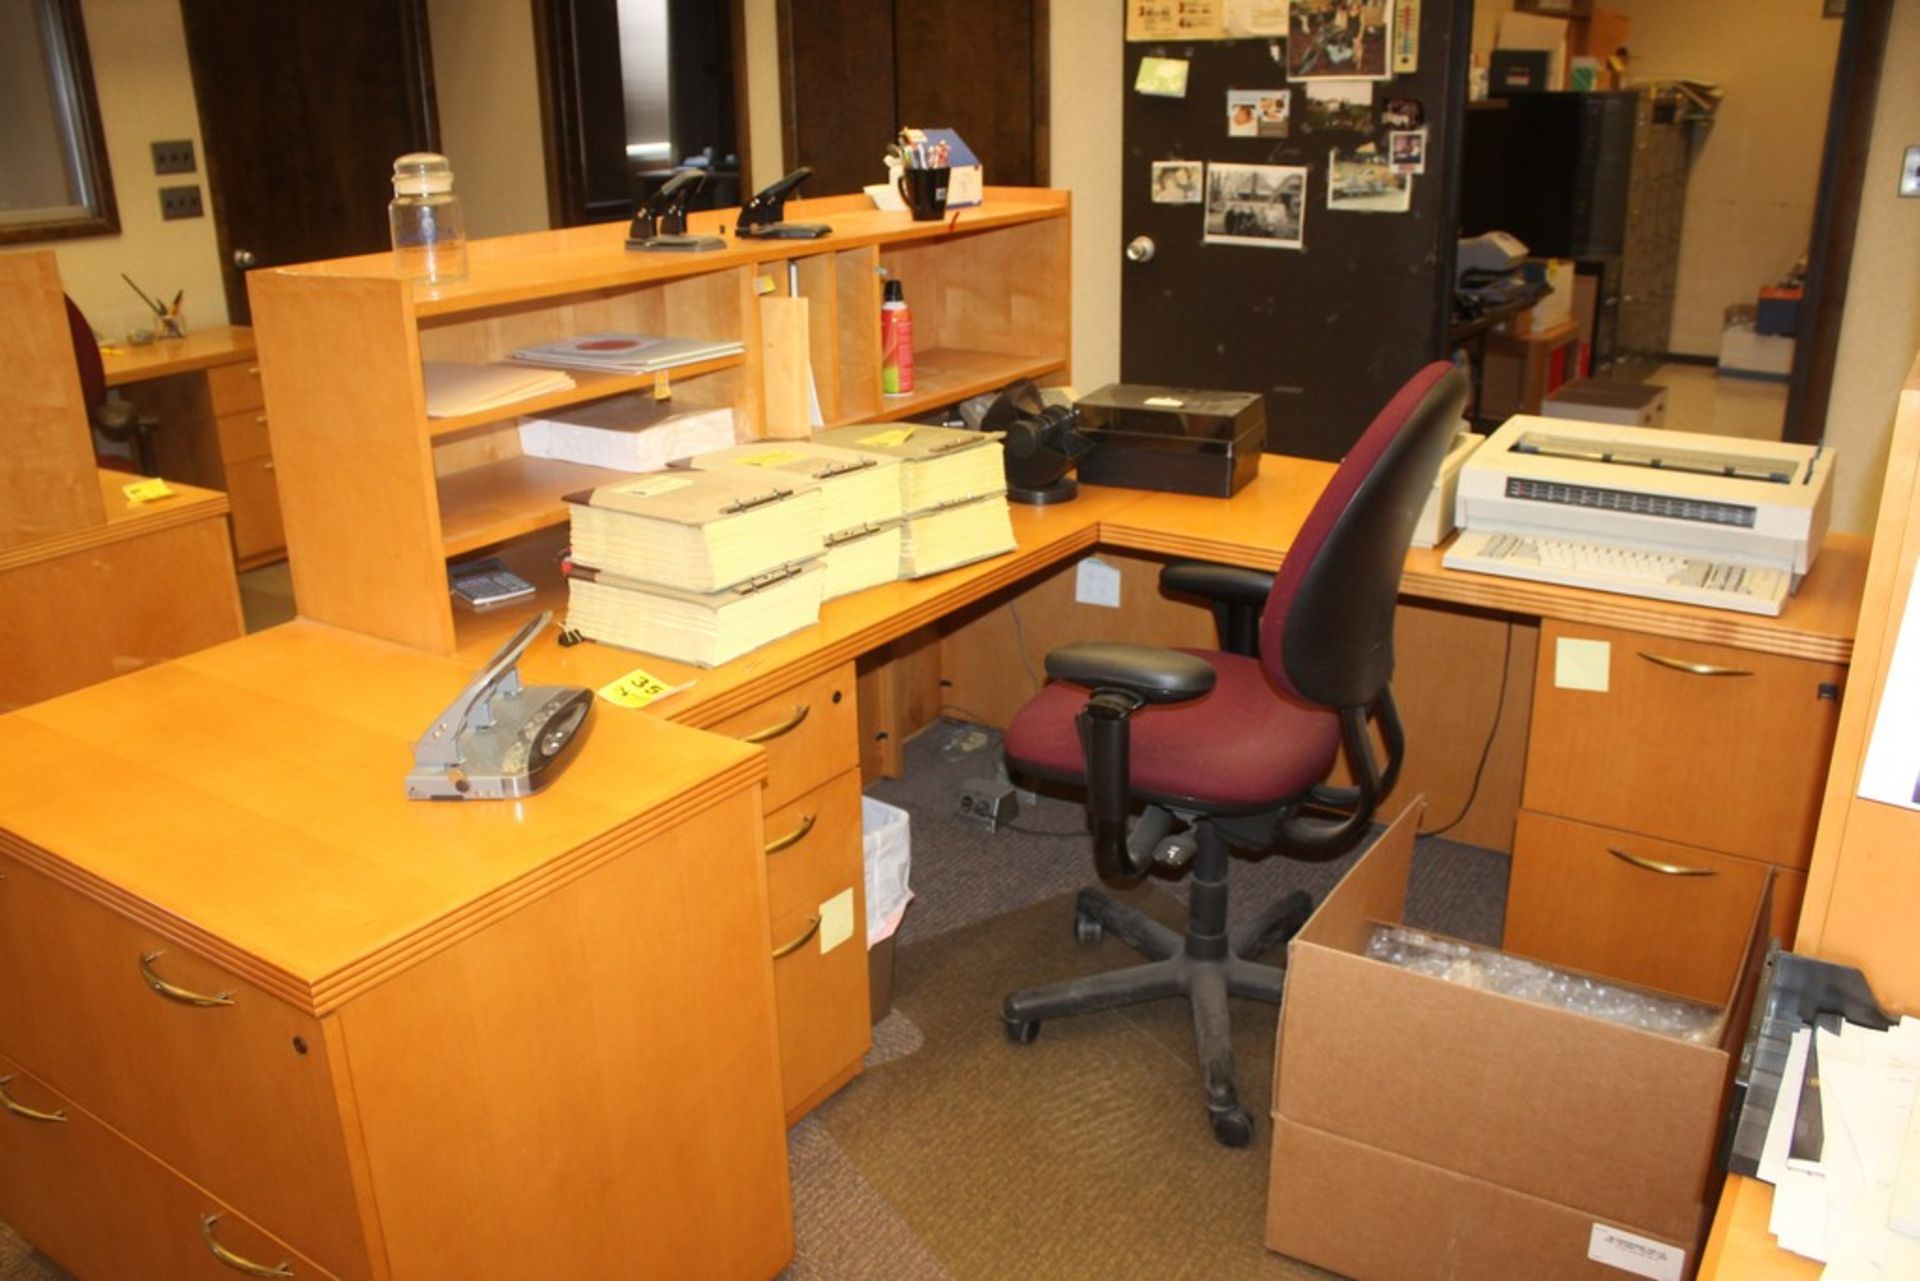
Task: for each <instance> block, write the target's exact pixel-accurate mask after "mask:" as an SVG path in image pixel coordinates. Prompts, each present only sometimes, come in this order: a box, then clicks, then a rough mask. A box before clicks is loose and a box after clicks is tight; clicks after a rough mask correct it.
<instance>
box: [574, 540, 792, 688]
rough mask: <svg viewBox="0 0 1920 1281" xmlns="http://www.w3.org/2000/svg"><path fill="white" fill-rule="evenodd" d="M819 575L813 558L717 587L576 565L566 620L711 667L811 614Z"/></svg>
mask: <svg viewBox="0 0 1920 1281" xmlns="http://www.w3.org/2000/svg"><path fill="white" fill-rule="evenodd" d="M825 581H826V571H825V569H824V568H823V567H822V565H821V563H820V562H819V561H809V562H806V563H803V564H799V565H793V566H789V567H787V568H785V569H783V570H778V571H775V572H773V573H769V574H765V575H762V576H760V577H759V578H755V579H751V580H749V581H748V582H745V583H741V584H738V585H736V586H733V587H727V588H722V589H721V590H719V591H717V592H683V591H677V590H675V589H674V588H671V587H663V586H661V585H659V584H658V583H647V582H642V581H640V580H639V579H630V578H622V577H620V576H618V575H615V574H607V573H602V572H599V571H596V570H592V569H586V568H579V567H576V568H575V569H574V570H572V571H571V572H570V573H569V575H568V578H567V622H568V625H569V626H571V627H574V628H576V629H578V630H579V632H580V633H581V635H583V636H586V637H588V638H589V639H592V640H596V641H600V642H602V643H603V644H608V645H618V646H620V647H621V648H623V649H635V650H640V651H641V652H643V653H648V654H660V655H663V656H665V657H667V658H671V659H673V660H674V661H676V662H681V663H692V664H694V665H695V666H698V667H716V666H718V665H719V664H721V663H725V662H728V661H730V660H732V659H735V658H738V657H740V656H741V655H742V654H747V653H751V652H752V651H753V650H756V649H758V648H759V647H760V646H762V645H765V644H767V643H768V642H770V641H775V640H778V639H780V638H781V637H782V636H786V635H788V634H790V633H792V632H796V631H799V630H800V629H801V628H803V627H806V626H808V625H809V624H811V623H813V622H815V621H817V620H818V619H819V617H820V600H821V588H822V585H823V584H824V583H825Z"/></svg>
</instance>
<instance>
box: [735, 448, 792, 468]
mask: <svg viewBox="0 0 1920 1281" xmlns="http://www.w3.org/2000/svg"><path fill="white" fill-rule="evenodd" d="M799 457H800V455H798V454H796V453H794V452H793V451H792V450H791V449H770V450H768V451H767V452H766V453H764V454H753V455H751V456H749V457H746V458H736V459H734V460H733V461H734V462H735V463H737V464H739V465H740V466H742V467H778V466H779V465H780V464H782V463H790V462H794V461H795V460H797V459H798V458H799Z"/></svg>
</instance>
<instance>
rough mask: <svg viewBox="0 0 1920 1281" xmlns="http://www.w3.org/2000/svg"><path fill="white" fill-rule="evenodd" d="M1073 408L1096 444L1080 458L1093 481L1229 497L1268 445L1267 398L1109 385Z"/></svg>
mask: <svg viewBox="0 0 1920 1281" xmlns="http://www.w3.org/2000/svg"><path fill="white" fill-rule="evenodd" d="M1074 408H1075V410H1077V411H1078V413H1079V416H1080V430H1081V431H1082V432H1084V433H1085V434H1086V435H1087V436H1088V437H1089V438H1090V439H1091V440H1093V441H1094V442H1095V445H1094V449H1093V451H1092V452H1091V453H1089V454H1087V455H1086V456H1085V457H1084V458H1082V459H1081V460H1080V463H1079V473H1080V479H1081V480H1084V481H1086V482H1087V483H1088V484H1091V485H1121V486H1125V487H1127V488H1129V489H1164V490H1168V491H1170V492H1172V493H1176V494H1206V495H1209V496H1211V497H1214V498H1231V497H1232V496H1233V495H1234V494H1236V493H1238V492H1239V491H1240V488H1241V487H1242V486H1243V485H1245V484H1246V483H1247V482H1248V481H1250V480H1252V479H1253V478H1254V475H1255V474H1256V473H1257V472H1258V471H1259V470H1260V454H1261V451H1262V450H1264V449H1265V448H1266V444H1267V407H1266V401H1265V400H1264V398H1262V397H1260V396H1257V395H1254V394H1251V393H1249V392H1240V391H1198V390H1195V389H1194V388H1191V387H1141V386H1136V385H1134V384H1131V383H1112V384H1110V385H1108V386H1105V387H1102V388H1100V390H1098V391H1094V392H1089V393H1088V394H1087V395H1085V396H1082V397H1081V398H1080V399H1079V400H1078V401H1076V402H1075V403H1074Z"/></svg>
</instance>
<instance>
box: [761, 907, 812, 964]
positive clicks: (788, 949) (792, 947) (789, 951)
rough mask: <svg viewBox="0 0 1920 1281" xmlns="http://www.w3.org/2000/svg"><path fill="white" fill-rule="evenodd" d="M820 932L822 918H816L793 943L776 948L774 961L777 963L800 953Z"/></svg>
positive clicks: (808, 923)
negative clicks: (785, 957)
mask: <svg viewBox="0 0 1920 1281" xmlns="http://www.w3.org/2000/svg"><path fill="white" fill-rule="evenodd" d="M819 932H820V918H819V917H818V916H816V917H814V918H813V919H812V920H811V921H809V922H807V928H806V929H805V930H803V931H801V934H800V937H799V938H797V939H795V940H794V941H793V942H791V943H782V944H781V945H780V946H779V947H776V948H774V949H773V959H774V960H776V961H777V960H779V959H780V958H781V957H783V956H792V955H793V954H794V953H795V952H798V951H799V950H800V949H801V948H803V947H805V946H806V945H807V940H808V939H810V938H812V937H813V936H814V935H816V934H818V933H819Z"/></svg>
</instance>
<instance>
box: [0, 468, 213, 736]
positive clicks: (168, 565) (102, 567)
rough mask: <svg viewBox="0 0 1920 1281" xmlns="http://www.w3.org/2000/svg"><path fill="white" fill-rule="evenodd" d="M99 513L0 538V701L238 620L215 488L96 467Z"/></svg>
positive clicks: (137, 659) (155, 654)
mask: <svg viewBox="0 0 1920 1281" xmlns="http://www.w3.org/2000/svg"><path fill="white" fill-rule="evenodd" d="M98 477H99V480H98V484H99V499H100V503H101V505H102V507H103V508H104V509H105V512H106V521H105V523H103V524H99V525H89V526H85V527H82V528H79V529H72V530H68V531H67V532H65V533H63V534H55V535H51V536H48V537H44V538H38V539H35V540H33V541H32V542H28V543H21V544H17V545H15V546H12V547H6V548H0V654H5V655H6V656H7V657H6V661H5V662H0V712H5V711H11V710H13V709H14V708H16V707H23V706H25V705H26V704H28V703H35V702H38V701H40V700H41V699H43V698H52V697H53V696H54V695H56V694H64V693H66V692H67V691H68V690H72V689H78V688H80V687H81V686H82V685H90V684H92V683H94V682H95V681H103V680H106V679H108V678H109V677H112V676H123V675H125V674H126V673H128V672H130V671H133V670H134V669H135V668H139V667H146V666H148V665H150V664H153V663H159V662H164V661H166V660H167V659H170V658H177V657H179V656H180V655H182V654H188V653H191V652H193V651H194V650H197V649H202V648H205V647H206V646H208V645H217V644H219V643H220V642H221V641H226V640H232V639H233V638H234V637H236V636H238V635H240V634H241V632H242V631H244V630H245V624H244V621H243V620H242V618H241V613H240V590H239V587H238V585H237V584H236V583H235V582H234V577H233V560H232V557H231V555H230V554H229V553H228V550H227V522H226V515H227V499H226V495H224V494H219V493H214V492H212V491H209V490H204V489H196V488H194V487H193V486H191V485H180V484H176V485H174V486H173V490H174V496H173V497H172V498H168V499H163V500H161V501H160V502H157V503H142V504H134V503H130V502H128V501H127V498H126V495H125V494H123V493H122V492H121V486H122V485H123V484H125V483H126V482H128V481H130V480H136V479H138V477H135V476H132V475H130V474H128V473H126V472H111V471H102V472H99V473H98Z"/></svg>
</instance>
